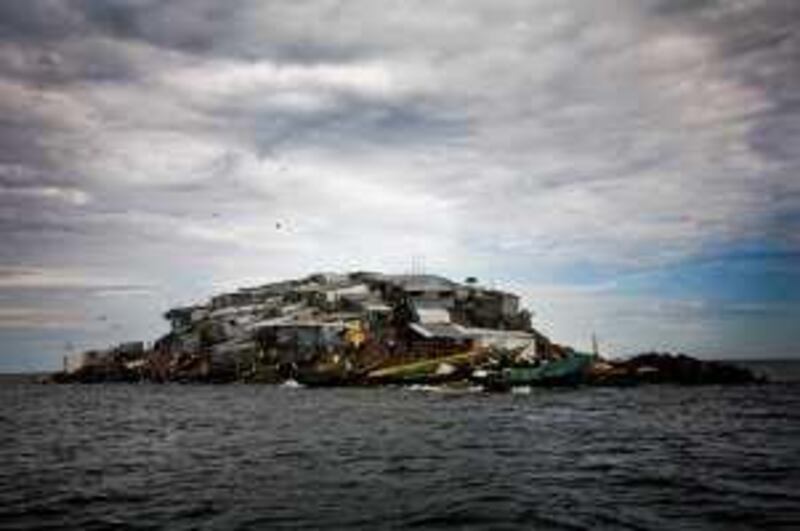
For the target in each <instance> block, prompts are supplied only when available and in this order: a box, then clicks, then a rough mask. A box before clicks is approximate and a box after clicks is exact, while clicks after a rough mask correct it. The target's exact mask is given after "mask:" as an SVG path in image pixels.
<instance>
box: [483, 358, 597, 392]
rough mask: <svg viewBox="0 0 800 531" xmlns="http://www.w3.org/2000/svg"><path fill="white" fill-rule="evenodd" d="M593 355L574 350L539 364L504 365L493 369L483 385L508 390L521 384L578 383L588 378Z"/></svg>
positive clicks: (559, 384) (487, 387) (557, 384)
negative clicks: (561, 356)
mask: <svg viewBox="0 0 800 531" xmlns="http://www.w3.org/2000/svg"><path fill="white" fill-rule="evenodd" d="M592 360H593V356H592V355H591V354H584V353H580V352H573V353H570V354H568V355H567V356H565V357H563V358H560V359H557V360H550V361H545V362H542V363H541V364H539V365H535V366H515V367H504V368H502V369H498V370H496V371H491V372H489V373H488V374H487V375H486V377H485V378H484V379H483V385H484V387H485V388H486V389H487V390H491V391H508V390H511V389H513V388H514V387H519V386H561V385H578V384H580V383H582V382H584V381H585V379H586V375H587V374H588V372H589V368H590V367H591V364H592Z"/></svg>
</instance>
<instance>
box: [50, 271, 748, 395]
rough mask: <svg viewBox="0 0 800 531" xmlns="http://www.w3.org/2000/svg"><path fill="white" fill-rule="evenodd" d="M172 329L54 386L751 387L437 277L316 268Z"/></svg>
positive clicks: (732, 373) (69, 364) (170, 316)
mask: <svg viewBox="0 0 800 531" xmlns="http://www.w3.org/2000/svg"><path fill="white" fill-rule="evenodd" d="M164 317H165V318H166V319H167V320H168V321H169V323H170V328H171V329H170V331H169V332H168V333H167V334H165V335H164V336H162V337H160V338H158V339H157V340H155V341H154V342H152V343H150V344H145V343H144V342H133V343H124V344H121V345H118V346H116V347H113V348H110V349H107V350H101V351H98V350H92V351H87V352H83V353H80V354H77V355H73V356H67V357H65V359H64V369H63V371H62V372H59V373H57V374H54V375H53V376H52V377H51V378H50V381H53V382H59V383H63V382H141V381H149V382H215V383H224V382H261V383H281V382H286V381H292V382H299V383H301V384H305V385H309V386H314V385H316V386H333V385H386V384H448V385H470V386H481V387H483V388H485V389H488V390H508V389H510V388H513V387H515V386H523V385H578V384H594V385H631V384H636V383H680V384H703V383H715V384H721V383H751V382H756V381H759V379H758V378H757V377H756V376H755V375H753V374H752V373H751V372H749V371H747V370H746V369H742V368H739V367H736V366H733V365H728V364H722V363H717V362H706V361H700V360H697V359H694V358H691V357H688V356H685V355H677V356H673V355H669V354H658V353H650V354H643V355H639V356H636V357H634V358H632V359H629V360H626V361H613V360H604V359H602V358H601V357H600V356H599V355H598V353H597V352H593V353H582V352H578V351H576V350H575V349H573V348H570V347H568V346H565V345H560V344H558V343H555V342H553V341H551V340H550V339H549V338H548V337H546V336H545V335H544V334H542V333H541V332H539V331H538V330H536V329H535V328H534V327H533V326H532V324H531V313H530V312H529V311H528V310H526V309H524V308H521V307H520V299H519V297H518V296H517V295H515V294H513V293H509V292H505V291H501V290H497V289H490V288H486V287H482V286H480V285H479V284H478V282H477V280H476V279H475V278H468V279H466V280H465V281H464V282H463V283H459V282H454V281H452V280H449V279H447V278H444V277H442V276H437V275H428V274H415V275H391V274H383V273H376V272H364V271H359V272H352V273H345V274H339V273H317V274H313V275H310V276H308V277H305V278H301V279H295V280H287V281H282V282H275V283H270V284H264V285H261V286H257V287H251V288H243V289H239V290H237V291H234V292H230V293H222V294H220V295H217V296H215V297H212V298H211V299H210V300H209V301H207V302H206V303H203V304H197V305H193V306H186V307H179V308H173V309H171V310H169V311H167V312H166V313H165V315H164Z"/></svg>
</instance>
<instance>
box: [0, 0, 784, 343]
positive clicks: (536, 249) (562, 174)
mask: <svg viewBox="0 0 800 531" xmlns="http://www.w3.org/2000/svg"><path fill="white" fill-rule="evenodd" d="M798 23H800V5H799V4H798V3H797V2H795V1H794V0H738V1H734V0H728V1H723V0H707V1H699V0H698V1H677V0H647V1H634V0H605V1H600V2H591V3H580V4H566V3H564V2H559V1H555V0H539V1H529V0H524V1H523V0H508V1H501V2H497V1H492V2H490V1H475V2H459V3H454V2H429V1H424V2H423V1H417V2H373V1H367V0H362V1H353V2H340V1H335V0H319V1H303V2H297V1H276V2H260V1H249V0H241V1H230V2H218V1H212V0H173V1H156V0H116V1H103V2H100V1H91V0H64V1H52V0H30V1H25V2H2V3H0V116H2V119H0V238H2V239H3V241H4V242H6V243H5V245H3V246H2V248H0V266H5V267H12V266H13V267H17V268H19V267H22V268H34V269H36V270H44V271H48V273H47V274H48V275H50V276H51V277H52V278H62V277H63V276H64V273H63V272H64V271H68V272H69V275H68V276H69V278H70V279H72V280H71V282H74V283H80V280H78V279H85V280H86V283H87V284H89V285H91V279H92V278H93V277H97V276H98V275H99V276H100V277H104V276H107V277H113V278H115V279H118V280H119V281H120V284H121V285H128V284H130V285H135V286H138V285H147V286H148V289H149V290H150V291H151V292H152V293H158V294H159V295H158V297H157V298H151V299H147V297H146V296H143V297H141V301H145V302H141V301H140V302H137V304H140V305H141V306H139V307H138V308H139V310H137V311H140V312H145V311H147V312H150V313H152V314H153V315H155V316H156V317H155V318H156V319H157V317H158V313H159V311H160V310H161V309H163V306H164V305H168V304H173V303H175V302H176V301H181V302H188V300H189V299H192V298H193V297H201V296H202V295H203V294H204V293H208V292H210V291H212V290H213V289H219V288H221V287H230V286H231V285H232V284H233V283H237V282H238V283H243V282H246V281H247V280H248V279H263V278H264V277H278V276H284V275H294V274H301V273H304V272H307V271H308V270H309V269H320V268H336V269H342V268H347V267H372V268H383V269H397V268H402V267H405V266H406V265H407V264H406V262H407V261H408V259H409V257H410V256H413V255H424V256H425V257H427V260H428V261H429V263H430V266H431V267H432V268H437V269H439V270H441V271H443V272H448V273H451V274H454V275H462V274H472V273H473V272H475V273H477V274H479V275H484V276H485V275H496V276H498V277H501V278H516V279H521V281H523V282H533V283H536V282H542V281H543V279H545V280H546V279H547V278H551V277H553V276H557V273H558V271H559V270H560V268H563V267H572V266H574V265H575V264H577V263H581V264H583V263H586V262H590V263H591V265H592V266H593V267H597V268H601V269H604V270H611V271H618V272H621V273H625V272H630V271H638V270H641V269H643V268H644V269H647V268H659V267H664V266H669V265H670V264H680V263H681V262H682V261H685V260H691V259H693V258H696V257H697V256H701V255H704V254H706V253H707V252H708V251H707V249H708V248H709V246H724V245H725V244H729V245H736V244H737V243H740V242H747V241H754V240H755V241H770V242H772V243H776V244H778V245H782V246H786V247H789V248H792V249H796V248H797V247H798V246H800V240H798V236H797V234H800V216H798V215H797V212H798V203H800V182H799V181H798V180H797V179H796V175H797V173H798V171H800V167H798V166H799V165H798V158H797V156H796V153H798V152H800V125H798V124H800V120H798V112H800V109H798V100H797V96H796V94H797V93H798V92H800V90H798V89H800V86H798V85H800V71H798V69H800V57H798V55H800V42H799V41H798V39H800V36H798V32H797V30H796V29H795V28H796V27H797V26H798ZM187 271H190V272H192V274H187ZM534 271H539V273H535V272H534ZM15 278H16V277H15ZM559 289H560V288H559ZM559 289H556V288H553V290H552V291H553V293H555V292H558V296H560V297H561V298H562V299H561V300H562V301H563V300H567V301H571V302H574V301H576V300H580V301H582V302H581V303H580V304H587V305H588V304H590V303H589V302H587V301H588V299H586V298H582V297H583V295H576V294H575V293H573V292H572V291H569V290H567V292H564V291H563V290H562V291H559ZM0 290H2V288H0ZM533 291H534V292H535V291H536V290H533ZM542 291H547V290H546V289H542V290H540V292H542ZM37 293H41V292H40V291H39V292H37ZM37 296H40V295H27V296H26V297H27V298H25V300H24V302H25V308H27V309H26V310H25V312H24V315H25V316H26V319H27V318H28V317H30V315H31V314H30V311H29V310H30V308H31V307H32V306H35V304H34V303H35V302H36V301H35V298H36V297H37ZM554 296H555V295H554ZM31 297H33V298H31ZM112 299H114V297H113V296H109V297H105V298H103V301H104V302H103V303H104V304H110V303H108V302H107V301H110V300H112ZM146 299H147V300H149V302H147V300H146ZM156 299H157V300H156ZM137 300H138V299H137ZM3 304H8V303H3ZM148 304H149V306H148ZM575 304H578V303H577V302H576V303H575ZM624 304H628V302H626V301H621V300H619V299H613V300H609V305H610V306H611V307H617V306H619V305H624ZM554 306H558V305H557V304H556V305H554ZM634 308H636V307H634ZM623 310H624V311H625V312H633V313H635V312H636V311H637V310H636V309H633V310H631V306H628V307H626V308H625V309H620V312H623ZM54 311H55V310H54ZM56 313H58V312H56ZM8 315H12V313H9V314H8ZM13 315H14V316H16V317H15V319H17V317H18V314H17V313H14V314H13ZM47 315H52V312H51V313H48V314H47ZM58 315H59V316H60V317H63V315H62V314H61V313H58ZM18 320H19V319H17V321H18ZM30 320H31V322H36V323H42V322H45V321H46V319H45V318H41V319H38V320H37V319H36V318H33V317H30ZM17 321H14V322H17ZM59 322H74V320H69V319H66V318H63V319H60V321H59ZM142 322H143V323H144V322H147V323H148V324H147V326H148V327H149V328H147V330H150V329H152V328H153V327H155V326H157V325H156V324H154V323H155V321H147V320H146V319H142ZM142 326H145V325H144V324H143V325H142Z"/></svg>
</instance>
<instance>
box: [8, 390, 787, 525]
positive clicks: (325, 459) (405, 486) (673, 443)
mask: <svg viewBox="0 0 800 531" xmlns="http://www.w3.org/2000/svg"><path fill="white" fill-rule="evenodd" d="M0 404H1V405H2V412H1V413H0V428H1V430H2V431H1V433H0V528H2V529H44V528H52V529H65V528H74V529H103V528H108V529H112V528H113V529H158V528H169V529H267V528H275V527H304V528H320V527H326V528H398V527H417V528H492V529H503V528H509V529H511V528H519V529H532V528H535V529H551V528H552V529H597V528H614V529H617V528H618V529H763V528H775V529H800V384H798V383H790V384H774V385H766V386H761V387H732V388H720V387H704V388H677V387H642V388H634V389H577V390H561V391H547V390H543V391H534V392H532V393H531V394H529V395H484V394H469V393H461V394H445V393H441V392H430V391H414V390H404V389H336V390H308V389H290V388H279V387H269V386H243V385H233V386H179V385H174V386H172V385H165V386H155V385H152V386H151V385H141V386H135V385H96V386H36V385H25V384H5V385H0Z"/></svg>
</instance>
